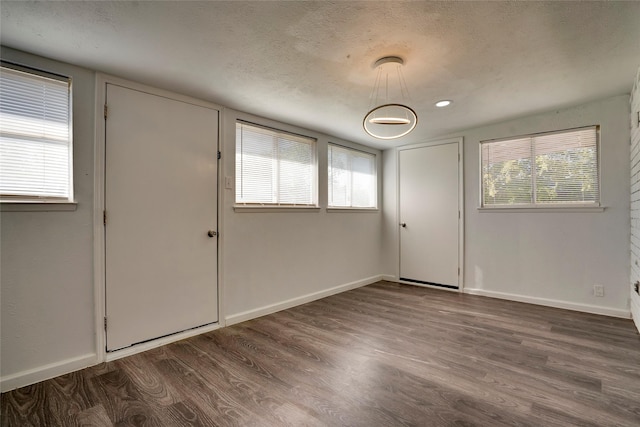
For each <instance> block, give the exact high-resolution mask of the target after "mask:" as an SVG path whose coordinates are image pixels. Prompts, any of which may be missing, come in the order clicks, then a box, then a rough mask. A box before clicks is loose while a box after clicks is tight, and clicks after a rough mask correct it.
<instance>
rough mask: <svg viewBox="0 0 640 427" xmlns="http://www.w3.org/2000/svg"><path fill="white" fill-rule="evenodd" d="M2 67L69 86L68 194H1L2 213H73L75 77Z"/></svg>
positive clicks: (11, 65) (13, 65)
mask: <svg viewBox="0 0 640 427" xmlns="http://www.w3.org/2000/svg"><path fill="white" fill-rule="evenodd" d="M0 66H1V67H2V68H6V69H9V70H13V71H17V72H21V73H25V74H29V75H31V76H36V77H41V78H43V79H50V80H56V81H59V82H63V83H66V85H67V101H68V104H67V105H68V114H67V129H68V135H69V137H68V140H67V144H66V147H67V153H68V165H67V179H68V192H67V195H66V197H55V196H48V195H44V194H41V195H2V194H0V211H73V210H75V209H76V206H77V203H76V202H75V188H74V144H73V135H74V128H73V77H71V76H67V75H63V74H59V73H56V72H52V71H46V70H43V69H39V68H35V67H31V66H26V65H21V64H17V63H13V62H10V61H6V60H0Z"/></svg>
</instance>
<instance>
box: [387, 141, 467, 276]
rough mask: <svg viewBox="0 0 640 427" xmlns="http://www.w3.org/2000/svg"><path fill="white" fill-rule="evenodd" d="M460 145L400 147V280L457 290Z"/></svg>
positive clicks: (443, 144) (451, 143)
mask: <svg viewBox="0 0 640 427" xmlns="http://www.w3.org/2000/svg"><path fill="white" fill-rule="evenodd" d="M459 144H460V142H459V141H455V142H450V143H442V144H435V145H426V146H419V147H416V148H406V149H400V150H399V152H398V171H399V218H400V224H399V227H400V233H399V234H400V280H402V281H408V282H412V283H421V284H429V285H439V286H444V287H449V288H458V286H459V277H460V276H459V273H460V270H459V266H460V254H461V251H460V241H461V239H460V222H459V221H461V219H460V218H459V217H460V216H461V214H460V211H461V206H460V204H461V203H460V201H461V200H462V199H461V197H460V195H461V189H460V176H461V174H460V169H459V168H460V167H461V162H460V161H459V154H458V153H459Z"/></svg>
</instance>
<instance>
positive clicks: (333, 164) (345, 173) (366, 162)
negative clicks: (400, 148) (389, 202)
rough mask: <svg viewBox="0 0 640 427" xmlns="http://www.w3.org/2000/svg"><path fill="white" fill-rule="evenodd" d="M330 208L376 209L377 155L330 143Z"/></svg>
mask: <svg viewBox="0 0 640 427" xmlns="http://www.w3.org/2000/svg"><path fill="white" fill-rule="evenodd" d="M328 156H329V159H328V164H329V187H328V188H329V207H340V208H376V207H377V205H378V203H377V201H378V197H377V191H376V190H377V187H378V180H377V178H376V156H375V155H374V154H370V153H365V152H363V151H358V150H352V149H350V148H345V147H341V146H339V145H334V144H329V153H328Z"/></svg>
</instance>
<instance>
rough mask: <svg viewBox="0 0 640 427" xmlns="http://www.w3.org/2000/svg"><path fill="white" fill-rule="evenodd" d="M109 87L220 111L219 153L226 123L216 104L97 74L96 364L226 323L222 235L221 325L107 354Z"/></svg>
mask: <svg viewBox="0 0 640 427" xmlns="http://www.w3.org/2000/svg"><path fill="white" fill-rule="evenodd" d="M107 84H112V85H116V86H121V87H124V88H127V89H132V90H137V91H140V92H145V93H148V94H150V95H156V96H162V97H165V98H168V99H172V100H175V101H182V102H187V103H189V104H194V105H198V106H202V107H206V108H211V109H214V110H217V111H218V135H217V137H218V141H217V150H218V152H221V151H222V148H221V147H222V144H221V143H220V141H221V138H222V135H223V133H222V125H223V123H224V120H223V119H222V115H223V107H221V106H219V105H217V104H213V103H211V102H207V101H203V100H200V99H196V98H192V97H189V96H185V95H180V94H178V93H175V92H171V91H167V90H164V89H158V88H154V87H151V86H147V85H143V84H140V83H136V82H132V81H129V80H126V79H122V78H119V77H115V76H111V75H108V74H103V73H97V74H96V87H95V99H96V104H95V131H96V133H95V143H94V165H93V168H94V170H93V270H94V271H93V281H94V286H93V288H94V289H93V299H94V301H93V302H94V313H95V351H96V363H102V362H105V361H110V360H115V359H119V358H121V357H126V356H129V355H132V354H135V353H140V352H142V351H146V350H149V349H151V348H155V347H159V346H162V345H165V344H168V343H170V342H174V341H178V340H181V339H184V338H188V337H190V336H194V335H198V334H201V333H204V332H209V331H212V330H215V329H218V328H220V327H221V325H222V324H223V320H222V319H224V318H225V317H224V313H223V312H222V308H223V307H224V303H223V301H222V298H223V295H224V292H222V290H221V287H222V283H223V281H222V280H221V279H222V277H221V275H222V272H221V267H222V265H221V262H220V260H221V256H220V249H221V248H222V247H224V245H223V242H222V238H223V236H222V235H219V237H218V239H217V245H218V250H217V254H218V259H217V260H216V262H217V272H218V273H217V277H216V282H217V292H218V307H217V309H218V322H217V323H214V324H211V325H205V326H202V327H199V328H195V329H191V330H188V331H185V332H179V333H177V334H173V335H170V336H167V337H163V338H158V339H155V340H152V341H149V342H146V343H144V344H139V345H135V346H132V347H127V348H125V349H123V350H117V351H113V352H109V353H108V352H107V350H106V330H105V328H104V318H105V314H106V313H105V301H106V294H105V292H106V282H105V273H106V268H105V230H104V224H103V212H104V209H105V204H104V196H105V191H104V185H105V173H106V168H105V133H106V124H105V118H104V106H105V101H106V94H107ZM220 166H221V163H220V161H218V168H217V169H218V170H217V181H218V182H217V188H216V205H217V208H216V210H217V213H218V224H217V229H218V230H220V228H221V224H222V213H223V212H222V211H223V210H222V209H221V206H220V205H221V203H220V202H221V193H220V191H221V186H220V183H221V182H222V168H221V167H220ZM223 234H224V233H223Z"/></svg>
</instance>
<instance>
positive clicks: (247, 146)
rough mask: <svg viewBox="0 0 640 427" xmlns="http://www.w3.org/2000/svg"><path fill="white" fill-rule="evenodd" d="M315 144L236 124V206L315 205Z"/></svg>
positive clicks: (285, 134) (297, 137) (261, 128)
mask: <svg viewBox="0 0 640 427" xmlns="http://www.w3.org/2000/svg"><path fill="white" fill-rule="evenodd" d="M316 170H317V167H316V141H315V140H314V139H312V138H306V137H302V136H299V135H293V134H290V133H285V132H281V131H276V130H273V129H267V128H263V127H259V126H254V125H249V124H247V123H242V122H237V123H236V203H238V204H260V205H285V206H291V205H304V206H315V205H317V196H316V194H317V191H316V187H317V185H316V178H315V177H316V175H317V172H316Z"/></svg>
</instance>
